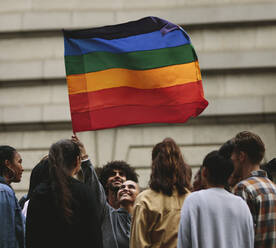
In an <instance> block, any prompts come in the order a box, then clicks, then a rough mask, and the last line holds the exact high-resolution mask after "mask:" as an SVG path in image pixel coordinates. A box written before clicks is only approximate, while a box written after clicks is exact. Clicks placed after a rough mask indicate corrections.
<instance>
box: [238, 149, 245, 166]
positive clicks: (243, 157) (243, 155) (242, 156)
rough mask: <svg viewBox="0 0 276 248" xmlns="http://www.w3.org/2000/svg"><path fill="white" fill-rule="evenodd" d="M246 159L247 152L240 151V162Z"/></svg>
mask: <svg viewBox="0 0 276 248" xmlns="http://www.w3.org/2000/svg"><path fill="white" fill-rule="evenodd" d="M246 159H247V154H246V153H245V152H243V151H241V152H240V153H239V160H240V162H242V163H243V162H244V161H245V160H246Z"/></svg>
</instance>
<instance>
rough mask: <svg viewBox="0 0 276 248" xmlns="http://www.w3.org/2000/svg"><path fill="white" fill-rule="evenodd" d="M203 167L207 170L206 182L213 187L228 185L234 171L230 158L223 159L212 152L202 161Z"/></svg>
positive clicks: (217, 153)
mask: <svg viewBox="0 0 276 248" xmlns="http://www.w3.org/2000/svg"><path fill="white" fill-rule="evenodd" d="M202 166H203V167H205V168H206V169H207V180H208V182H209V183H211V184H212V185H214V186H217V185H224V186H227V185H228V179H229V177H230V176H231V174H232V173H233V171H234V165H233V162H232V160H231V159H230V158H225V157H223V156H222V155H220V154H219V152H218V151H212V152H210V153H208V154H207V155H206V157H205V158H204V160H203V165H202Z"/></svg>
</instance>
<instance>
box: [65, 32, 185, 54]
mask: <svg viewBox="0 0 276 248" xmlns="http://www.w3.org/2000/svg"><path fill="white" fill-rule="evenodd" d="M188 38H189V37H186V36H185V35H184V33H183V31H182V30H180V29H177V30H173V31H171V32H168V33H167V34H165V35H163V34H162V33H161V32H160V31H154V32H152V33H146V34H140V35H134V36H129V37H126V38H120V39H112V40H105V39H101V38H90V39H89V38H88V39H74V38H66V37H65V38H64V47H65V56H67V55H83V54H87V53H91V52H111V53H125V52H134V51H147V50H155V49H161V48H166V47H176V46H181V45H185V44H190V43H191V42H190V39H188Z"/></svg>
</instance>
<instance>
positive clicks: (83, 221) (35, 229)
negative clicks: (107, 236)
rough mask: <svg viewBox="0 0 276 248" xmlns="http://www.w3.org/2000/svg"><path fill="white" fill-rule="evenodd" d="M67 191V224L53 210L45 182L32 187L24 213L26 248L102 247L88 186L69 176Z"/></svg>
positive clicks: (51, 196)
mask: <svg viewBox="0 0 276 248" xmlns="http://www.w3.org/2000/svg"><path fill="white" fill-rule="evenodd" d="M70 190H71V193H72V197H73V202H72V210H73V217H72V223H71V224H68V223H66V222H65V221H64V219H63V218H62V216H61V214H60V213H59V211H58V210H57V207H56V205H55V203H54V200H53V194H52V191H51V189H50V186H49V184H47V183H42V184H40V185H39V186H38V187H37V188H36V190H35V192H34V193H33V194H32V196H31V198H30V202H29V206H28V212H27V220H26V247H27V248H44V247H45V248H46V247H47V248H49V247H51V248H55V247H56V248H63V247H66V248H83V247H89V248H94V247H95V248H102V233H101V225H100V221H99V217H98V216H96V211H95V206H97V204H95V202H94V201H95V198H93V192H92V190H91V188H90V187H89V186H87V185H85V184H83V183H82V182H79V181H78V180H75V179H73V178H71V179H70Z"/></svg>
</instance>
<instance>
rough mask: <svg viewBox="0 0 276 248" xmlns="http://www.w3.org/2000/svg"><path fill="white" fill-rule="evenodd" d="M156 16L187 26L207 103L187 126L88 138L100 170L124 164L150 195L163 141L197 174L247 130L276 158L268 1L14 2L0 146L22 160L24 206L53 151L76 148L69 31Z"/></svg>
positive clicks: (5, 31)
mask: <svg viewBox="0 0 276 248" xmlns="http://www.w3.org/2000/svg"><path fill="white" fill-rule="evenodd" d="M148 15H153V16H158V17H161V18H163V19H167V20H169V21H171V22H174V23H177V24H179V25H182V26H183V28H184V29H185V30H186V31H187V32H188V33H189V35H190V36H191V38H192V42H193V45H194V46H195V49H196V51H197V54H198V57H199V63H200V67H201V70H202V76H203V87H204V90H205V95H206V98H207V100H208V101H209V106H208V108H207V109H206V110H205V111H204V113H203V114H202V115H201V116H200V117H198V118H196V119H193V120H190V121H188V122H187V123H185V124H176V125H167V124H150V125H136V126H129V127H120V128H116V129H109V130H101V131H95V132H83V133H80V134H79V137H80V138H81V139H82V140H83V142H84V143H85V145H86V146H87V150H88V151H89V154H90V157H91V159H92V161H93V163H94V164H95V165H96V166H102V165H103V164H104V163H106V162H107V161H110V160H113V159H122V160H126V161H128V162H129V163H131V164H132V165H133V166H135V167H136V168H137V171H138V173H139V175H140V184H141V185H142V186H143V187H145V186H146V185H147V181H148V178H149V174H150V163H151V161H150V157H151V149H152V147H153V146H154V144H156V143H157V142H160V141H161V140H162V139H163V138H165V137H172V138H174V139H175V140H176V142H177V143H178V144H179V145H180V146H181V149H182V152H183V155H184V157H185V159H186V161H187V162H188V163H189V164H190V165H191V166H193V171H194V172H195V171H196V170H197V168H198V166H199V165H200V164H201V162H202V159H203V158H204V156H205V155H206V154H207V153H208V152H209V151H211V150H213V149H216V148H218V147H219V146H220V145H221V144H222V143H223V142H224V141H226V140H228V139H230V138H231V137H233V136H234V135H235V134H236V133H237V132H239V131H242V130H251V131H254V132H256V133H258V134H259V135H260V136H261V137H262V139H263V140H264V142H265V144H266V146H267V152H266V157H265V161H269V160H270V159H272V158H273V157H275V156H276V122H275V120H276V118H275V117H276V70H275V68H276V60H275V57H276V49H275V48H276V3H275V1H274V0H273V1H266V0H255V1H254V0H221V1H218V0H197V1H196V0H187V1H182V0H152V1H146V0H140V1H130V0H128V1H126V0H117V1H114V0H105V1H99V0H93V1H91V0H90V1H88V0H82V1H81V0H66V1H62V0H61V1H54V0H48V1H42V0H20V1H16V0H10V1H3V2H2V3H1V8H0V140H1V142H0V143H1V144H9V145H12V146H15V147H16V148H17V149H18V150H19V151H20V153H21V154H22V157H23V165H24V168H25V173H24V176H23V179H22V182H21V183H19V184H14V185H13V187H14V188H15V189H16V192H17V195H18V197H20V196H21V195H22V194H24V193H25V192H26V190H27V189H28V185H29V177H30V172H31V169H32V168H33V166H34V165H35V164H36V163H37V162H38V161H39V159H41V158H42V157H43V155H45V154H46V153H47V151H48V149H49V146H50V145H51V144H52V143H53V142H55V141H57V140H58V139H60V138H70V136H71V123H70V111H69V105H68V95H67V88H66V87H67V86H66V80H65V68H64V62H63V51H64V48H63V38H62V32H61V30H62V29H63V28H89V27H95V26H101V25H110V24H116V23H121V22H125V21H130V20H136V19H139V18H142V17H144V16H148Z"/></svg>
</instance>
